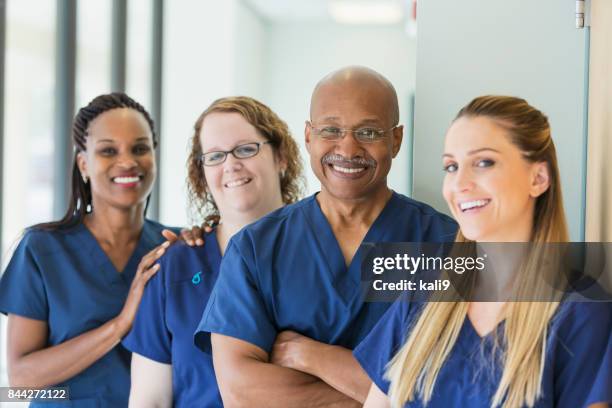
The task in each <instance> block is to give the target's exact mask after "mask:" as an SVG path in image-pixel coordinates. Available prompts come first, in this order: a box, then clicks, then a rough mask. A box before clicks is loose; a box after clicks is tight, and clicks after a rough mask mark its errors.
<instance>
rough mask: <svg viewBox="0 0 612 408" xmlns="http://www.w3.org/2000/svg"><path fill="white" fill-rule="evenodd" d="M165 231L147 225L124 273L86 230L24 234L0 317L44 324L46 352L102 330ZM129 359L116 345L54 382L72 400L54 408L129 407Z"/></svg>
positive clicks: (6, 279) (0, 294) (2, 283)
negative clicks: (86, 333)
mask: <svg viewBox="0 0 612 408" xmlns="http://www.w3.org/2000/svg"><path fill="white" fill-rule="evenodd" d="M163 228H164V227H163V226H162V225H161V224H158V223H156V222H153V221H150V220H145V223H144V227H143V230H142V233H141V236H140V240H139V242H138V245H137V246H136V249H135V250H134V252H133V253H132V256H131V257H130V259H129V261H128V263H127V265H126V267H125V269H124V270H123V272H121V273H119V272H118V271H117V270H116V269H115V267H114V266H113V264H112V262H111V260H110V258H109V257H108V256H107V255H106V253H105V252H104V251H103V250H102V248H101V247H100V245H99V244H98V242H97V241H96V239H95V238H94V236H93V235H92V234H91V232H90V231H89V230H88V229H87V227H85V225H84V224H77V225H76V226H74V227H71V228H68V229H62V230H55V231H43V230H37V229H30V230H28V231H27V232H26V233H25V235H24V237H23V239H22V240H21V242H20V243H19V245H18V247H17V249H16V250H15V253H14V254H13V256H12V258H11V260H10V262H9V264H8V266H7V268H6V270H5V272H4V275H3V276H2V279H1V280H0V312H2V313H4V314H9V313H10V314H15V315H19V316H24V317H28V318H31V319H36V320H44V321H46V322H47V324H48V325H49V339H48V340H47V341H48V345H49V346H54V345H57V344H60V343H63V342H65V341H67V340H70V339H72V338H74V337H76V336H78V335H80V334H83V333H85V332H87V331H89V330H93V329H95V328H97V327H100V326H101V325H102V324H104V323H106V322H107V321H109V320H111V319H112V318H114V317H116V316H117V315H118V314H119V313H120V312H121V309H122V307H123V304H124V302H125V299H126V298H127V295H128V291H129V288H130V285H131V283H132V279H133V278H134V275H135V273H136V269H137V267H138V264H139V263H140V260H141V258H142V257H143V256H144V255H146V254H147V253H148V252H149V251H150V250H152V249H153V248H154V247H156V246H157V245H159V244H161V243H162V242H163V241H164V240H165V239H164V237H163V236H162V235H161V231H162V229H163ZM130 358H131V355H130V353H129V352H128V351H127V350H125V349H124V348H123V347H122V346H121V345H118V346H116V347H115V348H113V349H112V350H111V351H110V352H108V353H107V354H106V355H104V356H103V357H102V358H101V359H100V360H98V361H96V362H95V363H94V364H92V365H91V366H90V367H88V368H87V369H85V370H84V371H83V372H81V373H80V374H78V375H76V376H74V377H72V378H70V379H69V380H67V381H65V382H63V383H61V384H57V386H62V387H65V386H67V387H69V388H70V399H71V402H72V405H66V404H58V406H61V407H66V406H73V407H99V406H105V407H106V406H108V407H110V406H113V407H121V406H127V404H128V396H129V391H130ZM31 406H41V407H46V408H49V407H52V406H53V404H49V403H40V404H37V403H32V404H31Z"/></svg>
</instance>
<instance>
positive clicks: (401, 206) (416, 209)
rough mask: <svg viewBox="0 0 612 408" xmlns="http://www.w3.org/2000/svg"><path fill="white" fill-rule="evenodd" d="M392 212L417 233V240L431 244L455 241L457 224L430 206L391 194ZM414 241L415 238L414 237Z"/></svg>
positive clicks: (400, 195) (397, 194)
mask: <svg viewBox="0 0 612 408" xmlns="http://www.w3.org/2000/svg"><path fill="white" fill-rule="evenodd" d="M391 199H392V200H393V201H392V205H393V210H394V211H395V212H396V213H397V216H396V217H394V218H397V219H400V217H401V219H403V220H404V223H406V224H408V225H409V226H410V227H411V228H410V229H411V231H412V232H413V233H414V232H416V231H420V232H419V234H420V235H419V237H418V239H417V240H422V241H433V242H449V241H454V240H455V235H456V234H457V228H458V226H457V223H456V222H455V220H453V219H452V218H451V217H449V216H448V215H446V214H443V213H441V212H439V211H437V210H436V209H434V208H433V207H431V206H430V205H427V204H425V203H422V202H420V201H417V200H414V199H412V198H409V197H406V196H405V195H402V194H399V193H396V192H393V197H392V198H391ZM415 239H416V237H415Z"/></svg>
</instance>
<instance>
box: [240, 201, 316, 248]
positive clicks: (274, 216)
mask: <svg viewBox="0 0 612 408" xmlns="http://www.w3.org/2000/svg"><path fill="white" fill-rule="evenodd" d="M314 200H315V199H314V195H312V196H310V197H307V198H304V199H303V200H300V201H298V202H296V203H293V204H289V205H286V206H284V207H281V208H279V209H277V210H275V211H272V212H271V213H269V214H267V215H264V216H263V217H261V218H260V219H259V220H257V221H255V222H254V223H252V224H249V225H247V226H246V227H244V228H243V229H242V230H241V231H239V232H238V233H237V234H236V235H234V237H233V238H232V241H234V243H235V244H238V243H243V242H245V241H252V240H257V239H258V238H260V237H261V238H263V237H265V239H267V240H269V239H270V238H271V237H273V236H275V235H278V234H281V233H283V232H284V231H285V230H287V229H290V228H292V227H295V226H296V224H295V223H296V222H300V221H298V219H303V216H304V212H303V210H304V208H307V207H309V206H312V205H314V204H315V201H314Z"/></svg>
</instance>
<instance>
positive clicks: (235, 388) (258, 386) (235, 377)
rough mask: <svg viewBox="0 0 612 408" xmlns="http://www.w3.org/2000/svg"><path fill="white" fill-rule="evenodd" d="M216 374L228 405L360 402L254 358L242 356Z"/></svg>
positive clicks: (344, 404) (353, 404) (348, 404)
mask: <svg viewBox="0 0 612 408" xmlns="http://www.w3.org/2000/svg"><path fill="white" fill-rule="evenodd" d="M216 366H217V365H215V367H216ZM219 374H220V373H218V374H217V377H218V380H219V381H218V382H219V388H220V390H221V395H222V397H223V403H224V405H225V406H226V407H230V408H233V407H266V408H276V407H279V408H280V407H282V408H286V407H288V406H289V407H304V408H309V407H337V408H341V407H342V408H344V407H346V408H348V407H359V406H361V404H359V403H358V402H357V401H355V400H352V399H350V398H348V397H347V396H346V395H344V394H342V393H341V392H339V391H337V390H335V389H334V388H332V387H330V386H329V385H327V384H325V383H324V382H323V381H321V380H319V379H317V378H315V377H313V376H311V375H308V374H305V373H302V372H299V371H296V370H292V369H290V368H284V367H279V366H276V365H274V364H270V363H265V362H262V361H258V360H256V359H249V358H244V359H243V361H241V363H240V365H239V367H237V369H235V370H231V372H227V375H221V378H219Z"/></svg>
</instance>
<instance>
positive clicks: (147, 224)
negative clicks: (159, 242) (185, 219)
mask: <svg viewBox="0 0 612 408" xmlns="http://www.w3.org/2000/svg"><path fill="white" fill-rule="evenodd" d="M143 228H144V229H145V230H147V231H151V232H154V233H161V232H162V231H163V230H165V229H169V230H171V231H173V232H175V233H179V232H180V231H181V229H180V228H179V227H171V226H167V225H164V224H161V223H159V222H157V221H154V220H150V219H148V218H145V221H144V227H143Z"/></svg>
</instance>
